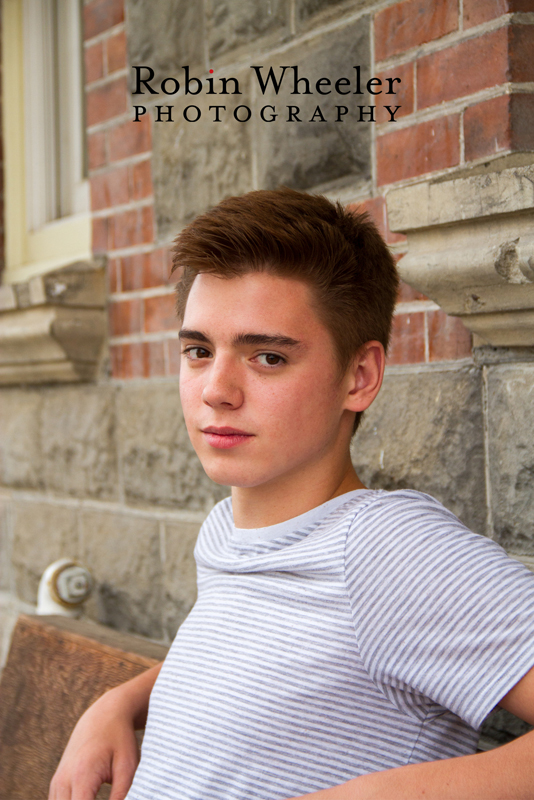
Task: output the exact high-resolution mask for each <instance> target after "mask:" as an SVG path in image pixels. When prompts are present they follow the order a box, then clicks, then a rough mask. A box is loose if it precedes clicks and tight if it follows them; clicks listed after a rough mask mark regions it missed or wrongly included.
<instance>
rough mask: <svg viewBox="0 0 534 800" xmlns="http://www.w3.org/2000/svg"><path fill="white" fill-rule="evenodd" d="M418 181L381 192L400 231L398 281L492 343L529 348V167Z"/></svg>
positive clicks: (532, 265)
mask: <svg viewBox="0 0 534 800" xmlns="http://www.w3.org/2000/svg"><path fill="white" fill-rule="evenodd" d="M503 166H504V168H503V169H500V170H499V162H493V163H492V164H491V169H492V171H489V168H490V166H488V168H487V169H486V170H484V169H481V170H480V171H479V173H478V174H476V172H473V173H469V172H466V171H465V170H464V171H463V172H462V173H460V174H459V175H456V176H454V175H452V176H448V177H447V179H443V178H440V179H439V180H437V179H429V180H426V181H421V182H419V183H417V184H413V185H411V186H405V187H401V188H398V189H393V190H391V191H390V192H389V193H388V195H387V208H388V216H389V224H390V228H391V230H393V231H398V232H403V233H406V234H407V236H408V252H407V254H406V255H405V256H404V258H402V259H401V261H400V262H399V271H400V274H401V277H402V279H403V280H404V281H406V283H408V284H409V285H410V286H413V287H414V288H415V289H417V290H418V291H420V292H423V294H425V295H426V296H427V297H429V298H431V299H432V300H434V301H435V302H436V303H438V304H439V305H440V306H441V308H443V310H444V311H446V312H447V313H448V314H453V315H455V316H458V317H461V319H462V321H463V323H464V324H465V325H466V327H467V328H469V329H470V330H471V331H472V332H473V333H475V334H477V335H478V336H480V337H481V338H482V339H483V340H484V341H485V342H488V343H489V344H491V345H493V346H504V347H525V346H528V347H532V346H534V163H531V164H526V165H525V164H522V165H517V166H509V162H506V161H504V163H503Z"/></svg>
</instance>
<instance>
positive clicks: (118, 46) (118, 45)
mask: <svg viewBox="0 0 534 800" xmlns="http://www.w3.org/2000/svg"><path fill="white" fill-rule="evenodd" d="M106 56H107V66H108V75H110V74H111V73H113V72H116V71H117V70H118V69H124V68H125V67H126V34H125V32H124V31H120V33H117V34H116V35H115V36H110V37H109V39H107V40H106Z"/></svg>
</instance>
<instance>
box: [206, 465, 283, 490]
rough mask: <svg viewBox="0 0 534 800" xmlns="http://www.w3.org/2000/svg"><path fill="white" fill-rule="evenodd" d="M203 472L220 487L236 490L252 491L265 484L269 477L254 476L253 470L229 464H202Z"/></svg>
mask: <svg viewBox="0 0 534 800" xmlns="http://www.w3.org/2000/svg"><path fill="white" fill-rule="evenodd" d="M202 466H203V468H204V472H205V473H206V475H207V476H208V478H210V479H211V480H212V481H213V482H214V483H218V484H219V485H220V486H235V487H236V488H238V489H252V488H254V487H255V486H261V485H262V484H264V483H267V482H268V480H269V476H266V475H264V474H261V475H259V474H254V470H253V469H250V468H248V469H247V468H246V467H243V466H242V467H237V466H236V465H233V466H232V465H230V464H202Z"/></svg>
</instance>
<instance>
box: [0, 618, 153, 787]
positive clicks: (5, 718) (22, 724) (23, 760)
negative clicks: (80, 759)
mask: <svg viewBox="0 0 534 800" xmlns="http://www.w3.org/2000/svg"><path fill="white" fill-rule="evenodd" d="M166 654H167V648H166V647H164V646H163V645H160V644H156V643H155V642H150V641H149V640H145V639H142V638H141V637H139V636H134V635H132V634H126V633H119V632H118V631H114V630H111V629H110V628H106V627H104V626H103V625H98V624H96V623H94V622H89V621H85V620H74V619H69V618H68V617H60V616H50V617H48V616H41V617H39V616H26V615H21V616H20V617H19V619H18V621H17V624H16V627H15V630H14V633H13V639H12V643H11V648H10V651H9V656H8V660H7V663H6V666H5V668H4V671H3V673H2V679H1V681H0V800H46V798H47V797H48V786H49V783H50V780H51V778H52V775H53V774H54V772H55V770H56V767H57V765H58V762H59V759H60V758H61V754H62V752H63V750H64V748H65V745H66V744H67V741H68V739H69V736H70V733H71V731H72V729H73V728H74V725H75V724H76V722H77V720H78V719H79V717H80V716H81V715H82V714H83V712H84V711H85V709H86V708H87V707H88V706H90V705H91V703H93V702H94V701H95V700H96V699H97V697H99V696H100V695H101V694H103V692H105V691H106V690H107V689H111V688H112V687H113V686H116V685H117V684H119V683H122V682H124V681H127V680H129V679H130V678H133V677H134V676H135V675H138V674H139V673H140V672H142V671H143V670H145V669H148V668H149V667H152V666H153V665H154V664H156V663H158V662H159V661H162V660H163V659H164V658H165V656H166ZM108 795H109V787H108V788H107V789H106V788H104V787H103V788H102V789H101V791H100V792H99V794H98V797H99V798H102V799H103V798H105V797H107V796H108Z"/></svg>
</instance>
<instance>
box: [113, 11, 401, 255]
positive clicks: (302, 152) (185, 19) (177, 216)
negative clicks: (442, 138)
mask: <svg viewBox="0 0 534 800" xmlns="http://www.w3.org/2000/svg"><path fill="white" fill-rule="evenodd" d="M375 5H376V4H375V3H372V2H367V3H362V2H360V3H356V4H354V3H350V4H347V3H341V2H332V0H330V1H329V2H324V0H313V1H312V2H310V0H302V2H294V0H291V2H290V0H269V2H253V1H252V0H247V2H243V0H211V2H209V3H206V4H205V9H204V12H203V11H202V5H201V4H191V3H187V2H184V0H156V2H153V3H146V2H143V1H142V0H129V2H128V4H127V30H128V50H129V63H130V66H133V65H135V66H144V65H146V66H149V67H151V68H152V69H153V70H154V79H153V80H152V81H151V83H150V86H151V87H152V88H153V89H155V90H156V91H158V94H157V95H153V94H150V93H149V92H148V90H147V89H146V87H143V92H144V93H143V94H135V95H134V96H133V97H132V100H133V103H134V104H142V105H145V106H146V107H148V108H149V112H150V113H151V114H152V115H153V117H154V119H156V118H157V113H156V111H155V108H154V107H155V106H164V107H165V108H166V107H168V106H172V118H173V119H172V121H160V122H155V123H154V125H153V149H154V157H153V179H154V192H155V214H156V221H157V230H158V237H159V240H160V241H161V242H166V241H168V240H169V239H171V238H172V237H173V236H174V235H175V234H176V232H177V231H178V230H179V229H180V228H181V227H183V225H185V224H186V223H187V222H189V221H190V220H191V219H192V218H194V217H195V216H197V215H198V214H199V213H201V212H203V211H205V210H206V209H207V208H209V207H210V206H212V205H214V204H216V203H217V202H219V200H222V199H223V198H224V197H227V196H229V195H233V194H240V193H243V192H246V191H249V190H251V189H258V188H274V187H276V186H279V185H282V184H283V185H286V186H291V187H293V188H296V189H312V188H313V189H319V190H321V191H328V190H333V191H335V192H336V193H338V194H339V193H342V192H343V191H344V189H345V187H349V188H350V195H351V198H352V197H354V196H358V194H359V195H360V196H361V194H362V193H363V192H364V191H365V189H366V188H368V187H369V185H370V180H371V162H372V158H371V148H372V139H371V128H372V126H371V125H369V124H368V122H367V121H366V118H365V117H363V121H362V119H360V111H359V106H360V105H361V106H362V107H365V108H367V107H368V106H369V105H370V104H371V103H375V102H376V101H377V98H376V97H375V98H373V96H371V95H369V94H368V93H367V92H366V91H365V82H366V81H367V79H368V78H369V77H370V76H369V74H368V72H369V64H370V60H371V58H370V48H371V45H370V38H371V18H370V15H369V14H367V13H366V8H371V7H373V8H374V6H375ZM178 20H179V22H178ZM186 65H187V66H188V67H189V75H190V76H191V77H195V78H198V79H199V80H201V81H202V82H203V87H204V88H203V90H202V91H201V92H200V93H198V94H191V93H189V94H185V93H184V91H185V88H184V87H185V80H186V72H185V69H184V67H185V66H186ZM252 65H254V66H255V67H258V68H260V67H261V70H260V76H261V80H258V78H257V76H256V72H255V70H254V69H253V68H252ZM293 66H296V67H297V69H298V74H295V73H294V71H293V69H292V67H293ZM354 66H359V67H361V71H360V86H361V87H363V90H362V91H363V93H362V94H361V95H357V96H356V97H355V96H354V90H355V87H356V72H355V70H354ZM270 69H272V70H273V75H274V76H275V77H276V79H277V80H278V79H279V78H282V76H283V78H282V82H281V85H280V88H277V89H274V88H273V84H272V82H271V83H270V84H269V87H268V88H265V91H263V81H266V80H267V78H268V74H269V70H270ZM209 70H211V71H212V74H211V76H210V73H209ZM284 70H285V72H284ZM133 75H134V73H133V71H131V88H132V90H135V82H134V79H133ZM147 76H148V72H147V71H146V70H145V71H143V72H142V77H147ZM295 77H296V78H302V79H307V80H309V86H310V91H311V93H310V94H306V93H305V92H306V90H307V86H306V84H305V83H304V82H301V83H299V84H297V88H296V91H295V83H294V80H295ZM324 77H328V78H330V79H331V80H332V81H333V82H335V81H336V80H337V79H339V78H347V79H348V80H349V81H350V89H349V90H347V91H349V94H348V96H347V95H341V94H338V93H336V92H335V91H334V90H333V88H332V87H331V88H330V93H327V91H328V89H327V87H325V86H323V90H324V91H325V93H324V94H320V93H318V92H317V90H316V81H318V80H319V79H320V78H324ZM165 78H174V79H175V80H177V81H179V83H180V87H181V88H180V90H179V92H178V93H177V94H172V95H168V94H165V93H164V91H163V90H162V89H161V82H162V80H164V79H165ZM208 78H210V79H211V80H212V81H213V88H214V94H207V93H206V92H207V87H208V84H207V83H206V80H207V79H208ZM231 78H235V79H236V80H237V84H238V90H239V94H234V93H233V92H234V90H236V88H237V87H236V86H235V85H234V84H233V83H231V82H230V83H229V84H228V92H229V93H228V94H222V93H221V91H222V89H223V84H222V83H221V80H222V79H228V80H229V81H230V79H231ZM196 87H197V84H194V85H193V90H195V88H196ZM172 88H173V86H172V84H171V83H168V84H166V89H167V91H172ZM343 88H345V87H343ZM384 102H387V100H386V101H384ZM215 105H220V106H224V109H223V108H221V109H220V111H219V112H215V111H214V110H213V107H214V106H215ZM318 105H319V106H320V112H316V109H317V107H318ZM210 106H211V107H212V109H211V110H210ZM239 106H241V109H239V110H237V109H238V107H239ZM338 106H346V107H347V108H350V112H349V113H347V114H343V112H338V110H337V107H338ZM187 107H192V108H196V109H198V112H197V111H193V112H186V113H187V114H189V115H190V116H191V117H192V118H193V119H194V118H195V117H196V115H197V113H200V114H201V115H202V116H201V117H200V121H199V122H198V123H197V122H194V121H186V120H185V119H184V110H185V109H186V108H187ZM245 107H249V108H251V109H252V112H253V113H252V116H251V119H250V121H239V119H236V118H234V111H236V113H237V114H238V117H239V118H241V119H242V120H244V119H245V117H246V115H247V112H246V110H245ZM263 107H265V112H264V119H260V117H259V110H260V109H261V108H263ZM289 107H291V108H294V109H298V112H295V113H294V114H290V112H289ZM339 113H341V114H343V117H339ZM216 114H219V115H220V121H219V122H209V123H207V124H206V122H205V120H206V119H209V120H212V119H215V115H216ZM314 115H315V118H314ZM312 118H314V121H313V124H312V123H311V122H310V120H312ZM341 118H342V119H343V122H342V124H340V122H339V119H341ZM162 119H166V112H165V114H163V111H162ZM336 120H337V121H336Z"/></svg>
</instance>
